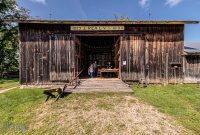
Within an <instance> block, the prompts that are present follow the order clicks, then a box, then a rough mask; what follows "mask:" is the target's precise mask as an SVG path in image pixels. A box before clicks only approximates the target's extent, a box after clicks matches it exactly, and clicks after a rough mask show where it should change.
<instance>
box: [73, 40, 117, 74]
mask: <svg viewBox="0 0 200 135" xmlns="http://www.w3.org/2000/svg"><path fill="white" fill-rule="evenodd" d="M76 46H77V50H79V51H80V52H79V54H80V55H79V58H78V57H77V59H78V65H77V66H79V68H80V69H84V72H83V74H82V76H84V77H87V76H88V72H87V69H88V67H89V65H90V64H91V63H94V62H96V63H97V67H98V69H99V70H102V69H110V70H112V69H119V56H120V51H119V50H120V38H119V36H76ZM96 76H98V75H97V74H96ZM117 76H118V73H117V74H116V73H104V74H103V75H102V77H117Z"/></svg>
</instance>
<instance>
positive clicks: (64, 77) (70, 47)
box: [49, 35, 75, 82]
mask: <svg viewBox="0 0 200 135" xmlns="http://www.w3.org/2000/svg"><path fill="white" fill-rule="evenodd" d="M49 44H50V45H49V46H50V49H49V50H50V52H49V54H50V56H49V57H50V61H49V70H50V81H52V82H67V81H69V80H71V79H72V77H73V76H74V73H75V55H74V52H75V46H74V44H75V43H74V37H73V36H72V35H51V36H50V41H49Z"/></svg>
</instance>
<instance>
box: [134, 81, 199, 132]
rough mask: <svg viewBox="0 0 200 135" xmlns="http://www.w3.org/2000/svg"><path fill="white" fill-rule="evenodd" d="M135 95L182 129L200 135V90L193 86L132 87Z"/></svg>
mask: <svg viewBox="0 0 200 135" xmlns="http://www.w3.org/2000/svg"><path fill="white" fill-rule="evenodd" d="M133 89H134V90H135V95H136V96H138V97H140V98H141V99H142V100H144V101H146V102H148V103H150V104H152V105H154V106H155V107H157V108H158V109H159V110H160V111H161V112H164V113H167V114H169V115H171V116H173V117H174V118H175V119H176V120H177V121H178V122H180V123H181V124H182V125H183V126H184V127H186V128H188V129H190V130H193V131H195V132H196V133H197V134H199V133H200V88H197V85H194V84H184V85H168V86H149V87H147V88H139V87H137V86H133Z"/></svg>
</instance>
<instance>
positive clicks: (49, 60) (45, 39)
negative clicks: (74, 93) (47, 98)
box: [20, 24, 75, 84]
mask: <svg viewBox="0 0 200 135" xmlns="http://www.w3.org/2000/svg"><path fill="white" fill-rule="evenodd" d="M64 28H66V27H64V26H62V25H59V26H55V25H50V26H48V25H30V24H29V25H20V38H21V44H20V55H21V62H20V65H21V66H20V67H21V69H20V70H21V71H20V82H21V84H52V83H60V82H63V81H67V80H70V79H71V78H72V76H73V73H74V65H75V60H74V40H73V37H72V36H71V35H69V34H68V33H67V32H68V31H69V30H67V29H64ZM52 33H53V34H52ZM56 33H59V35H57V34H56ZM60 34H61V35H60Z"/></svg>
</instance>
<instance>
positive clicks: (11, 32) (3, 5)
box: [0, 0, 29, 74]
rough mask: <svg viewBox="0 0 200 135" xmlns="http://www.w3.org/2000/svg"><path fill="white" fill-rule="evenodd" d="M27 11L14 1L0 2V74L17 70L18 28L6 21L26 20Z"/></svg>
mask: <svg viewBox="0 0 200 135" xmlns="http://www.w3.org/2000/svg"><path fill="white" fill-rule="evenodd" d="M28 13H29V11H28V10H26V9H25V8H22V7H18V6H17V4H16V1H15V0H0V74H2V72H4V71H10V70H15V69H17V68H18V60H19V53H18V26H17V25H16V24H15V23H8V22H6V21H5V20H6V19H27V18H28V17H29V16H28Z"/></svg>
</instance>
